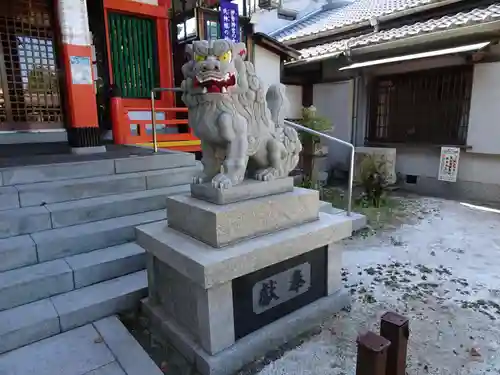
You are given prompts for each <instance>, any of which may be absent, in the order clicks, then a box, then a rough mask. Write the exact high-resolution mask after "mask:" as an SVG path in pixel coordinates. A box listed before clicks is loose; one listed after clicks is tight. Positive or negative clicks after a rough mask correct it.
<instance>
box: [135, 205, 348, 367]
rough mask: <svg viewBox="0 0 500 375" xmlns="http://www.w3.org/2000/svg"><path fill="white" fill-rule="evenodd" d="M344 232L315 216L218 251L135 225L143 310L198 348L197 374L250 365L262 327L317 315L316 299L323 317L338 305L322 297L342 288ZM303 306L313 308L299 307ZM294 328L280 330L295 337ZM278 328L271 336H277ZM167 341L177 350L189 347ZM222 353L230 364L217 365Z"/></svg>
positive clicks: (331, 218) (330, 219) (336, 220)
mask: <svg viewBox="0 0 500 375" xmlns="http://www.w3.org/2000/svg"><path fill="white" fill-rule="evenodd" d="M351 231H352V228H351V221H350V220H348V219H346V218H344V217H342V216H338V215H328V214H324V213H321V214H320V216H319V219H318V220H316V221H313V222H310V223H306V224H302V225H298V226H295V227H292V228H289V229H286V230H282V231H279V232H275V233H272V234H268V235H265V236H261V237H257V238H254V239H251V240H246V241H242V242H239V243H236V244H233V245H230V246H228V247H227V248H225V249H224V250H219V249H214V248H213V247H211V246H209V245H207V244H204V243H201V242H200V241H197V240H195V239H193V238H191V237H188V236H186V235H184V234H182V233H180V232H178V231H176V230H174V229H172V228H169V227H167V226H166V223H165V222H159V223H153V224H148V225H145V226H142V227H139V228H138V229H137V243H138V244H139V245H140V246H142V247H143V248H144V249H145V250H146V252H147V256H148V261H147V269H148V286H149V301H150V305H151V307H152V308H153V307H154V308H155V309H157V310H158V311H159V312H158V314H161V315H162V316H165V317H168V319H166V320H167V321H169V322H172V324H167V326H168V327H170V328H169V329H171V330H173V331H175V332H177V331H181V332H184V333H185V334H184V333H183V334H182V335H181V337H184V336H186V335H187V336H189V337H190V339H189V340H191V341H192V342H194V343H196V345H198V346H199V348H202V349H200V350H201V351H197V352H199V353H201V354H197V355H198V357H200V358H202V359H203V358H205V359H203V361H204V362H203V363H204V364H202V365H200V366H201V368H200V371H202V372H203V373H206V374H212V373H213V372H212V368H214V369H215V370H214V371H219V369H223V368H226V367H227V368H228V369H232V368H234V369H236V367H238V366H239V367H241V366H242V365H244V364H245V363H246V362H248V361H251V360H252V359H253V358H254V357H253V355H254V354H252V353H257V352H259V350H262V351H263V352H265V351H267V350H268V349H269V347H268V346H267V345H268V344H267V341H268V340H269V335H270V333H269V332H274V331H273V330H272V329H271V331H269V329H268V326H269V325H274V323H275V322H277V321H281V322H286V323H282V325H278V327H282V326H283V327H284V325H285V324H291V323H290V322H292V323H293V322H294V321H295V320H297V319H298V320H300V321H302V320H305V321H309V319H310V316H311V315H310V314H317V312H315V311H314V310H315V309H320V310H321V308H320V307H321V306H323V305H322V304H321V303H320V305H315V304H316V302H317V301H320V300H323V301H330V302H325V303H326V305H328V306H330V307H329V308H328V309H327V310H328V312H329V313H331V312H332V311H335V309H332V305H331V303H334V305H335V306H337V305H338V306H340V307H342V306H344V305H345V304H343V303H340V302H338V299H335V298H334V299H330V297H327V296H333V295H338V291H339V290H341V289H342V287H341V248H340V247H337V246H336V245H335V244H334V243H335V242H336V241H338V240H340V239H342V238H345V237H347V236H349V235H350V234H351ZM325 298H326V299H325ZM332 301H334V302H332ZM310 304H313V305H314V306H316V307H315V308H313V310H308V309H306V310H303V309H304V308H305V307H306V306H308V305H310ZM318 306H319V307H318ZM325 309H326V308H325ZM297 311H306V313H299V314H298V315H296V312H297ZM310 311H312V312H310ZM325 311H326V310H325ZM302 314H305V315H304V316H305V317H302V316H303V315H302ZM297 316H298V317H301V318H300V319H299V318H295V317H297ZM313 316H315V317H317V315H313ZM283 319H285V320H283ZM164 320H165V319H163V318H162V321H164ZM301 324H302V323H301ZM292 326H293V324H292ZM171 327H174V328H171ZM298 328H300V327H298ZM298 328H297V329H295V328H294V329H291V328H290V327H289V328H288V330H289V332H292V333H290V334H293V335H296V334H298V333H297V332H299V330H298ZM284 330H285V328H279V329H278V330H277V331H276V333H273V335H275V336H276V337H280V338H282V337H283V334H282V331H284ZM258 332H263V333H258ZM271 336H272V335H271ZM248 337H257V338H256V339H254V338H251V339H248ZM266 337H267V338H266ZM272 337H274V336H272ZM285 337H289V336H285ZM172 340H173V345H174V346H178V348H179V350H181V351H183V349H182V348H184V347H185V346H186V345H187V346H188V347H192V346H193V345H194V344H193V345H191V344H190V343H191V341H189V340H188V341H187V343H186V342H184V341H182V340H184V339H182V340H181V339H179V340H181V341H180V342H175V340H176V339H175V338H174V339H172ZM247 340H250V341H247ZM276 340H278V339H276ZM240 342H244V343H245V342H250V344H248V343H247V344H240ZM248 345H250V346H251V347H252V348H253V349H251V350H249V349H247V346H248ZM198 346H197V347H198ZM240 347H241V349H237V350H236V349H234V348H240ZM191 350H194V349H191ZM235 350H236V353H237V354H234V353H233V352H234V351H235ZM220 353H229V354H223V355H222V357H219V355H220ZM249 353H250V354H249ZM227 355H229V358H230V359H228V361H229V362H231V361H235V362H234V364H230V365H227V366H226V364H224V361H226V359H225V358H226V356H227ZM233 355H236V357H235V358H236V359H231V358H233V357H232V356H233ZM193 356H194V354H193ZM207 358H208V359H207ZM219 358H222V359H219ZM212 361H215V362H214V363H215V364H214V365H213V364H212ZM219 362H220V365H219V364H218V363H219ZM235 366H236V367H235ZM223 373H225V372H223Z"/></svg>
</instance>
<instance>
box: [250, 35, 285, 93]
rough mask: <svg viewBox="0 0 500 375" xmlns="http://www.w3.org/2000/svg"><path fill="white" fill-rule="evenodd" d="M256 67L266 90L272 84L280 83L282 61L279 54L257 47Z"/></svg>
mask: <svg viewBox="0 0 500 375" xmlns="http://www.w3.org/2000/svg"><path fill="white" fill-rule="evenodd" d="M254 65H255V72H256V73H257V75H258V76H259V77H260V79H261V80H262V81H263V83H264V86H265V88H264V89H265V90H267V88H268V87H269V86H271V85H272V84H275V83H280V79H281V59H280V57H279V56H278V55H277V54H275V53H273V52H271V51H269V50H267V49H265V48H262V47H261V46H259V45H255V55H254Z"/></svg>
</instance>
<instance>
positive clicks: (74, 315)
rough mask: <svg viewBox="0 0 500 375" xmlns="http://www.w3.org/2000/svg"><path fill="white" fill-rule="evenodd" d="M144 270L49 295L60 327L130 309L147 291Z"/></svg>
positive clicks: (88, 321) (80, 324)
mask: <svg viewBox="0 0 500 375" xmlns="http://www.w3.org/2000/svg"><path fill="white" fill-rule="evenodd" d="M147 289H148V277H147V273H146V270H142V271H139V272H135V273H132V274H130V275H126V276H122V277H118V278H116V279H112V280H107V281H103V282H101V283H99V284H95V285H91V286H88V287H85V288H82V289H76V290H74V291H71V292H68V293H64V294H61V295H58V296H54V297H52V298H51V300H52V302H53V304H54V307H55V308H56V311H57V314H58V315H59V323H60V325H61V329H62V330H63V331H67V330H69V329H72V328H75V327H79V326H82V325H84V324H87V323H90V322H93V321H95V320H98V319H101V318H104V317H106V316H109V315H112V314H115V313H116V312H119V311H124V310H129V309H133V308H135V307H137V306H139V302H140V300H141V299H142V298H144V297H145V296H146V295H147Z"/></svg>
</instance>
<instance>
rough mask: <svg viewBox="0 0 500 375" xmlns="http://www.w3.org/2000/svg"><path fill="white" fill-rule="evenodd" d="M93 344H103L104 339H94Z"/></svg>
mask: <svg viewBox="0 0 500 375" xmlns="http://www.w3.org/2000/svg"><path fill="white" fill-rule="evenodd" d="M94 342H95V343H96V344H100V343H102V342H104V339H103V338H102V336H99V337H98V338H96V339H95V340H94Z"/></svg>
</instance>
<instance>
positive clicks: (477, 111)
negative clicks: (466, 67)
mask: <svg viewBox="0 0 500 375" xmlns="http://www.w3.org/2000/svg"><path fill="white" fill-rule="evenodd" d="M499 100H500V63H498V62H496V63H489V64H478V65H475V66H474V81H473V86H472V99H471V108H470V116H469V131H468V133H467V145H469V146H472V149H471V150H470V151H471V152H474V153H482V154H500V123H499V119H500V105H499V103H500V102H499Z"/></svg>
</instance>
